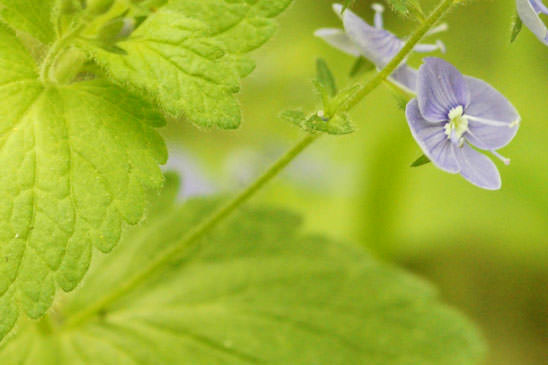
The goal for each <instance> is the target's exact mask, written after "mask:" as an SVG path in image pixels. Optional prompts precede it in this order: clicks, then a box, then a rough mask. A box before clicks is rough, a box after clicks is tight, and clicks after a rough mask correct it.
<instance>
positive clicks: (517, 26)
mask: <svg viewBox="0 0 548 365" xmlns="http://www.w3.org/2000/svg"><path fill="white" fill-rule="evenodd" d="M512 24H513V25H512V34H511V35H510V43H514V41H515V40H516V39H517V38H518V35H519V33H520V32H521V27H522V25H523V23H522V21H521V18H520V17H519V15H518V14H517V13H516V14H515V15H514V21H513V23H512Z"/></svg>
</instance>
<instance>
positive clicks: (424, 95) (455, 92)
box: [417, 57, 470, 122]
mask: <svg viewBox="0 0 548 365" xmlns="http://www.w3.org/2000/svg"><path fill="white" fill-rule="evenodd" d="M417 98H418V100H419V108H420V110H421V114H422V115H423V116H424V117H425V118H426V119H427V120H429V121H431V122H441V121H445V120H447V119H448V114H449V111H450V110H451V109H452V108H455V107H457V106H459V105H460V106H462V107H466V106H467V105H468V104H469V102H470V93H469V92H468V88H467V86H466V82H465V81H464V77H463V76H462V74H461V73H460V72H459V71H458V70H457V69H456V68H455V67H454V66H453V65H451V64H450V63H448V62H446V61H444V60H442V59H441V58H436V57H427V58H425V59H424V64H423V65H422V66H421V67H420V69H419V77H418V80H417Z"/></svg>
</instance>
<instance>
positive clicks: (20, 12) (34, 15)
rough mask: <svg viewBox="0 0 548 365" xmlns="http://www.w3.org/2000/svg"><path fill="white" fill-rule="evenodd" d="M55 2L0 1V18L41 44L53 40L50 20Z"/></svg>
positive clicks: (37, 0)
mask: <svg viewBox="0 0 548 365" xmlns="http://www.w3.org/2000/svg"><path fill="white" fill-rule="evenodd" d="M54 1H55V0H0V16H1V17H2V19H3V21H4V22H6V23H7V24H9V25H11V26H12V27H13V28H15V29H17V30H20V31H23V32H26V33H28V34H30V35H31V36H33V37H34V38H36V39H38V40H39V41H41V42H43V43H50V42H52V41H53V40H54V38H55V32H54V29H53V24H52V22H51V19H50V15H51V7H52V6H53V3H54Z"/></svg>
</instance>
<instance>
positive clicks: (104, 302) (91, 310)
mask: <svg viewBox="0 0 548 365" xmlns="http://www.w3.org/2000/svg"><path fill="white" fill-rule="evenodd" d="M454 3H456V0H443V1H442V2H441V3H440V4H439V5H438V6H437V8H436V9H435V10H434V11H433V12H432V13H431V14H430V15H429V16H428V17H427V18H426V20H425V21H424V22H423V23H422V24H421V25H420V26H419V27H418V29H417V30H415V32H413V34H412V35H411V37H410V38H409V40H408V41H407V42H406V44H405V46H404V47H403V48H402V49H401V50H400V52H398V54H397V55H396V56H395V57H394V58H393V59H392V61H390V62H389V63H388V64H387V65H386V67H385V68H384V69H382V70H381V71H380V72H379V73H378V74H377V75H376V76H375V77H374V78H372V79H371V80H370V81H369V82H368V83H366V84H365V85H364V86H363V87H361V88H360V89H359V90H358V91H357V92H356V93H355V94H354V96H353V97H351V98H350V101H349V102H348V101H346V102H345V110H349V109H351V108H352V107H354V106H356V105H357V104H358V103H359V102H360V101H361V100H362V99H363V98H365V97H366V96H367V95H368V94H369V93H370V92H372V91H373V90H374V89H375V88H377V87H378V86H379V85H380V84H381V83H382V82H383V81H384V80H385V79H387V78H388V76H390V75H391V74H392V72H394V70H395V69H396V68H397V67H398V66H399V65H400V64H401V62H402V61H403V60H404V59H405V58H406V57H407V56H408V54H409V53H410V52H411V51H412V50H413V48H414V47H415V45H416V44H417V43H418V42H419V41H420V40H421V39H422V38H423V37H424V36H425V35H426V34H427V32H428V31H429V30H430V29H431V28H432V27H434V26H435V25H436V24H437V22H438V21H439V20H440V19H441V18H442V16H443V15H444V14H445V13H446V12H447V11H448V10H449V9H450V7H451V5H453V4H454ZM320 136H321V134H308V135H306V136H305V137H304V138H302V139H301V140H300V141H299V142H298V143H297V144H296V145H295V146H294V147H292V148H291V149H290V150H289V151H288V152H287V153H285V154H284V155H283V156H282V157H281V158H280V159H279V160H278V161H276V162H275V163H274V164H273V165H272V166H271V167H270V168H269V169H267V170H266V172H265V173H264V174H263V175H261V176H260V177H259V178H258V179H257V180H255V182H253V183H252V184H251V185H249V186H248V187H247V188H246V189H245V190H244V191H242V192H241V193H240V194H238V195H237V196H236V197H234V198H233V199H232V200H230V201H229V202H228V203H226V204H225V205H223V206H221V207H220V208H219V209H218V210H216V211H214V212H213V213H212V214H211V215H209V216H208V217H206V218H205V219H204V220H203V221H202V222H201V223H200V224H198V225H197V226H195V227H194V228H193V229H192V230H190V231H189V232H188V233H187V234H186V235H185V236H184V237H182V238H181V241H180V242H179V244H177V245H176V246H173V247H170V248H168V249H166V250H165V251H164V252H162V253H160V254H159V255H158V257H157V258H156V259H155V260H154V261H153V262H151V263H150V264H149V265H148V266H146V267H144V268H143V269H142V270H141V271H140V272H139V273H137V274H136V275H135V276H134V277H132V278H130V279H129V280H128V281H126V282H125V283H122V284H121V285H120V286H119V288H118V289H117V290H116V291H114V292H112V293H110V294H109V295H107V296H105V297H103V298H100V299H99V300H98V301H96V302H95V303H91V304H90V306H88V307H87V308H85V309H84V310H83V311H81V312H78V313H76V314H75V315H73V316H72V317H70V318H68V319H67V320H66V322H65V323H64V325H63V328H66V329H70V328H74V327H75V326H77V325H79V324H81V323H83V322H85V321H87V320H89V319H90V318H93V316H95V315H97V314H98V313H100V312H101V311H104V310H105V309H108V306H109V305H111V304H112V303H114V302H115V301H116V300H117V299H118V298H120V297H121V296H123V295H124V294H126V293H128V292H130V291H131V290H133V289H134V288H136V287H138V286H139V285H140V284H141V283H143V282H144V281H145V280H146V279H147V278H148V277H149V276H150V275H151V274H153V273H154V272H156V271H157V270H159V269H161V268H162V267H163V266H164V265H165V264H166V263H169V262H170V261H171V260H173V258H174V257H180V256H181V255H182V254H183V253H184V251H185V250H187V249H188V248H189V247H191V246H192V245H193V244H195V243H196V242H197V240H198V239H200V238H202V237H203V236H204V235H206V234H207V233H208V232H209V231H210V230H211V229H213V228H215V227H216V226H217V224H218V223H220V222H221V221H223V220H224V219H225V218H226V217H228V216H230V214H231V213H233V212H234V211H235V210H237V208H239V207H240V206H241V205H242V204H244V203H246V202H247V201H248V200H249V199H250V198H251V197H252V196H254V195H255V193H256V192H258V191H259V190H260V189H261V188H262V187H263V186H265V185H266V184H267V183H268V182H269V181H270V180H272V179H273V178H274V177H276V176H277V175H278V174H279V173H280V172H281V171H282V170H283V169H284V168H285V167H286V166H288V165H289V164H290V163H291V162H292V161H293V160H295V158H297V157H298V156H299V155H300V154H301V153H302V152H303V151H304V150H306V149H307V148H308V147H309V146H310V145H312V144H313V143H314V142H315V141H316V140H318V139H319V137H320Z"/></svg>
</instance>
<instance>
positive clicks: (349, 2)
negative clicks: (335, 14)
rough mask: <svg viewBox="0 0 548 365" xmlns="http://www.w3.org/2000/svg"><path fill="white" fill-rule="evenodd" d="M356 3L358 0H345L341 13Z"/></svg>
mask: <svg viewBox="0 0 548 365" xmlns="http://www.w3.org/2000/svg"><path fill="white" fill-rule="evenodd" d="M355 3H356V0H345V1H344V4H343V8H342V12H341V13H344V11H345V10H346V9H348V8H351V7H352V6H354V4H355Z"/></svg>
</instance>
